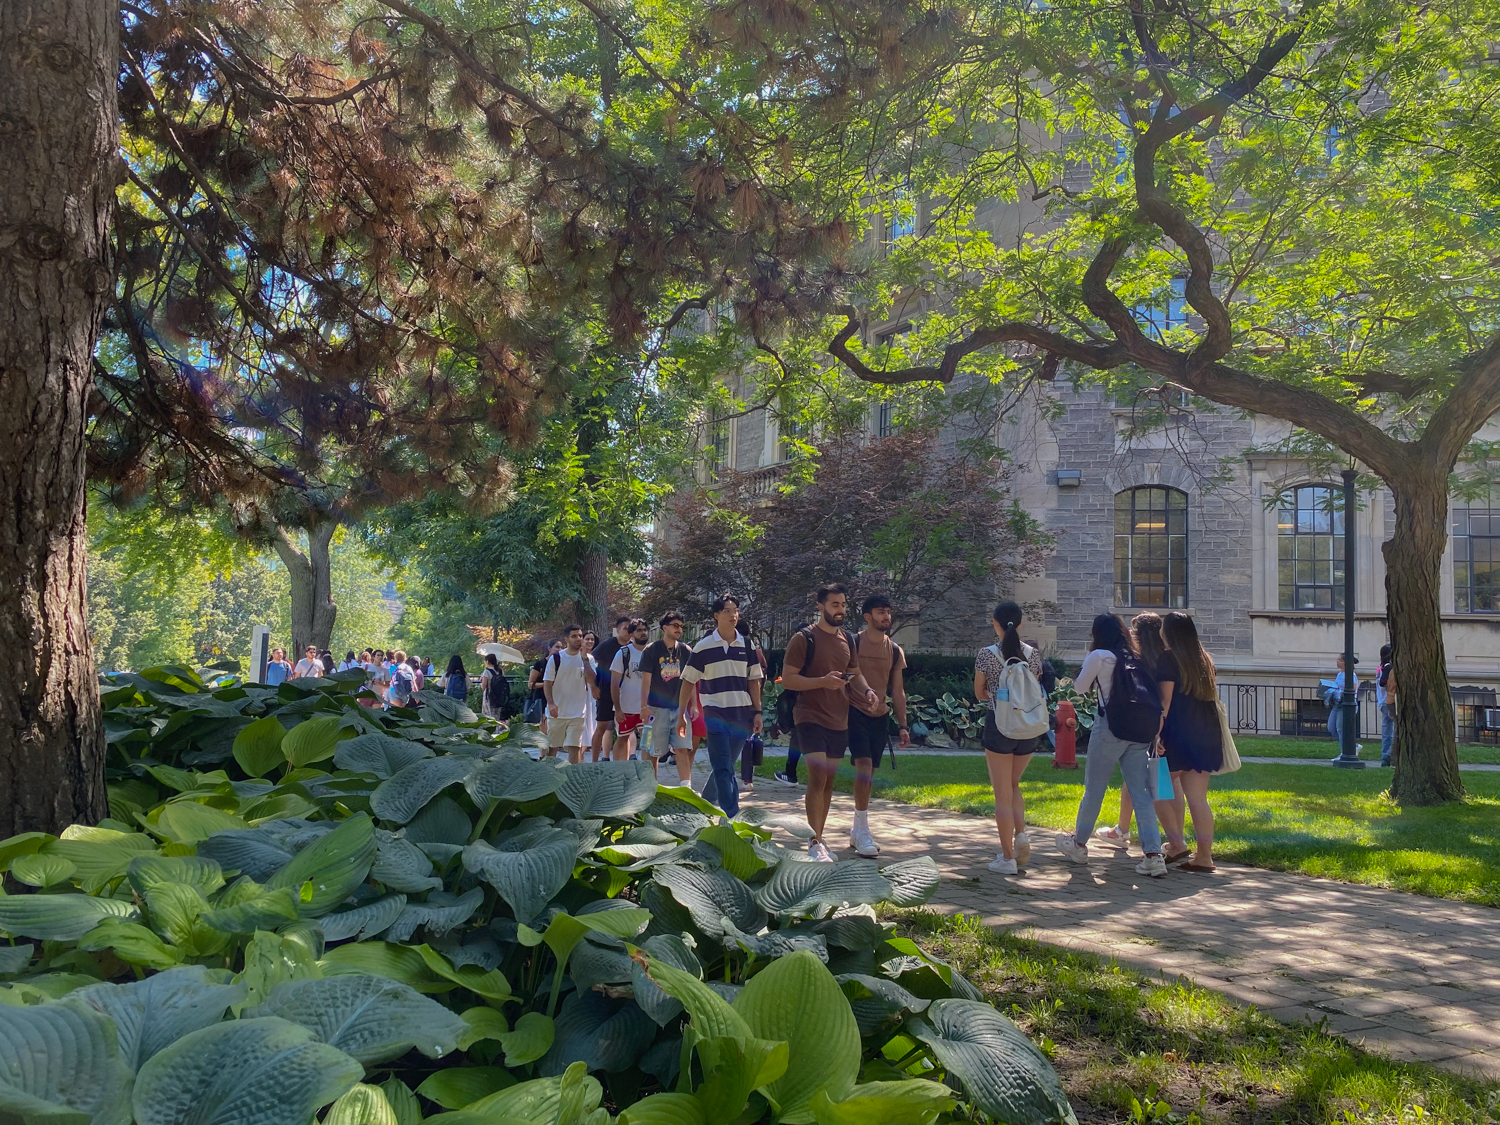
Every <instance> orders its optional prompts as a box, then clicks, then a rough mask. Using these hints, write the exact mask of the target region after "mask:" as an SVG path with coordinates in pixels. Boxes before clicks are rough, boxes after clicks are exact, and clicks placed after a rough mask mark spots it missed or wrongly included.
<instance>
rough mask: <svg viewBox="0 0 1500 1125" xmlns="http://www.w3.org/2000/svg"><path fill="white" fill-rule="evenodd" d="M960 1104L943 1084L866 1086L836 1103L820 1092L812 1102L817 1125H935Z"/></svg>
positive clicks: (913, 1081) (902, 1083)
mask: <svg viewBox="0 0 1500 1125" xmlns="http://www.w3.org/2000/svg"><path fill="white" fill-rule="evenodd" d="M956 1104H957V1102H956V1101H955V1100H954V1098H953V1091H952V1090H950V1089H948V1087H946V1086H944V1085H943V1084H942V1083H941V1082H928V1081H926V1080H925V1079H914V1080H912V1081H910V1082H867V1083H865V1084H864V1085H862V1086H856V1087H854V1091H853V1092H852V1093H851V1094H850V1095H849V1096H848V1097H847V1098H845V1099H844V1100H843V1101H841V1102H835V1101H833V1100H832V1099H831V1098H830V1097H829V1096H828V1095H827V1094H826V1093H824V1092H822V1091H821V1090H820V1091H819V1092H818V1095H817V1096H816V1097H815V1098H813V1103H812V1109H813V1117H814V1119H815V1120H816V1121H817V1123H818V1125H933V1122H935V1121H936V1120H937V1119H938V1117H939V1115H941V1114H944V1113H947V1112H948V1111H949V1110H950V1109H952V1108H953V1107H954V1106H955V1105H956Z"/></svg>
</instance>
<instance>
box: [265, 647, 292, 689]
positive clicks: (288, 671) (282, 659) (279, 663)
mask: <svg viewBox="0 0 1500 1125" xmlns="http://www.w3.org/2000/svg"><path fill="white" fill-rule="evenodd" d="M291 675H292V665H291V662H290V661H288V660H287V658H286V649H284V648H278V649H274V650H273V651H272V652H271V661H270V663H269V664H267V665H266V686H267V687H275V686H276V685H277V684H284V683H286V681H287V680H288V679H290V678H291Z"/></svg>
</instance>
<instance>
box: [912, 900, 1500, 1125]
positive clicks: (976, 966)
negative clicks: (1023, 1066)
mask: <svg viewBox="0 0 1500 1125" xmlns="http://www.w3.org/2000/svg"><path fill="white" fill-rule="evenodd" d="M891 918H892V919H893V920H894V921H896V922H897V923H898V925H899V926H900V927H901V929H902V930H903V931H904V932H905V934H906V935H907V936H909V937H911V938H912V939H913V940H915V941H917V942H918V943H920V944H921V945H922V946H923V948H925V949H926V950H927V951H928V952H929V953H931V954H932V955H933V956H934V957H937V958H939V959H941V960H944V961H947V962H948V963H949V964H951V965H952V966H953V967H954V968H956V969H958V970H959V971H961V972H962V973H964V975H965V976H967V977H968V978H969V979H970V980H971V981H973V983H974V984H975V985H976V986H977V987H978V988H979V989H980V990H981V991H982V992H984V994H985V996H986V997H987V998H988V999H990V1000H991V1001H993V1002H994V1003H995V1004H996V1005H997V1006H998V1007H999V1008H1000V1010H1001V1011H1003V1012H1005V1013H1006V1014H1007V1015H1008V1016H1010V1017H1011V1019H1013V1020H1015V1021H1016V1022H1017V1023H1018V1024H1020V1025H1021V1027H1022V1028H1023V1029H1024V1030H1025V1031H1026V1032H1027V1033H1028V1034H1029V1035H1030V1036H1031V1037H1032V1039H1033V1040H1034V1041H1036V1042H1038V1043H1039V1044H1040V1045H1041V1047H1042V1050H1043V1051H1044V1052H1045V1053H1046V1054H1047V1055H1048V1056H1049V1057H1050V1058H1051V1059H1052V1063H1053V1065H1054V1066H1055V1067H1056V1068H1057V1071H1058V1073H1059V1075H1060V1076H1061V1077H1062V1080H1063V1087H1064V1089H1065V1090H1066V1091H1067V1094H1068V1099H1069V1101H1071V1102H1072V1104H1073V1110H1074V1112H1075V1113H1076V1114H1077V1115H1078V1120H1079V1122H1080V1125H1105V1123H1111V1125H1113V1123H1114V1122H1130V1123H1138V1125H1150V1123H1152V1122H1161V1123H1163V1125H1221V1123H1222V1125H1262V1123H1266V1125H1269V1123H1271V1122H1277V1123H1284V1125H1364V1123H1367V1122H1368V1123H1375V1122H1392V1123H1396V1125H1418V1123H1420V1122H1429V1121H1430V1122H1433V1123H1435V1125H1436V1123H1446V1122H1453V1123H1455V1125H1457V1123H1470V1122H1474V1123H1478V1122H1487V1121H1491V1120H1494V1119H1495V1115H1496V1114H1497V1113H1500V1085H1496V1084H1494V1083H1485V1082H1479V1081H1475V1080H1472V1079H1467V1078H1463V1077H1460V1076H1458V1075H1455V1074H1449V1073H1447V1072H1445V1071H1441V1070H1437V1069H1435V1068H1433V1067H1429V1066H1424V1065H1421V1064H1415V1063H1394V1062H1390V1061H1388V1060H1386V1059H1383V1058H1380V1057H1377V1056H1374V1055H1370V1054H1366V1053H1365V1052H1364V1051H1362V1050H1360V1049H1359V1048H1358V1047H1355V1046H1353V1045H1352V1044H1350V1043H1349V1042H1347V1041H1345V1040H1343V1039H1340V1038H1338V1037H1336V1036H1333V1035H1328V1034H1325V1033H1323V1032H1322V1031H1320V1030H1319V1029H1317V1028H1315V1027H1312V1026H1310V1025H1306V1024H1304V1025H1302V1026H1300V1027H1292V1026H1289V1025H1287V1024H1283V1023H1278V1022H1277V1021H1275V1020H1272V1019H1270V1018H1269V1017H1267V1016H1265V1015H1262V1014H1260V1013H1258V1012H1256V1011H1254V1010H1253V1009H1245V1008H1240V1007H1238V1006H1237V1005H1235V1004H1234V1003H1232V1002H1231V1001H1229V1000H1226V999H1225V998H1224V997H1222V996H1220V995H1218V994H1216V993H1213V992H1210V991H1208V990H1207V989H1203V988H1199V987H1198V986H1196V985H1194V984H1191V983H1188V982H1186V981H1178V982H1177V983H1173V984H1163V983H1160V982H1154V981H1151V980H1148V979H1147V978H1145V977H1143V976H1140V975H1138V974H1135V973H1132V972H1129V971H1127V970H1124V969H1122V968H1121V967H1120V966H1119V965H1118V964H1115V963H1114V962H1110V961H1104V960H1101V959H1099V958H1096V957H1092V956H1090V955H1088V954H1076V953H1067V952H1065V951H1063V950H1060V949H1057V948H1055V947H1053V946H1046V945H1040V944H1038V943H1036V942H1029V941H1023V940H1021V939H1019V938H1014V937H1011V936H1010V935H1009V934H1004V933H995V932H993V931H991V930H989V929H987V928H986V927H984V926H983V925H981V924H980V923H979V921H978V919H974V918H942V917H939V916H937V915H935V914H931V913H927V912H917V911H907V912H903V913H899V914H893V915H891Z"/></svg>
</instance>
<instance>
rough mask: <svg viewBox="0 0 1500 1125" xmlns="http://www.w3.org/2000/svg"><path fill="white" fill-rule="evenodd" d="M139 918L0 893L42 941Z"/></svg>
mask: <svg viewBox="0 0 1500 1125" xmlns="http://www.w3.org/2000/svg"><path fill="white" fill-rule="evenodd" d="M569 839H571V837H569ZM138 917H139V915H138V914H137V913H136V909H135V907H134V906H132V905H131V904H130V903H128V902H121V901H120V900H118V899H113V898H94V897H93V896H92V895H70V894H61V895H4V896H0V930H4V931H6V932H7V933H10V934H15V935H16V936H18V937H31V938H41V939H42V940H43V941H77V940H78V939H79V938H81V937H82V936H83V935H84V934H86V933H88V932H89V931H90V930H92V929H93V928H94V927H95V926H96V925H98V924H99V923H100V922H102V921H103V920H104V919H106V918H121V919H126V920H133V919H135V918H138Z"/></svg>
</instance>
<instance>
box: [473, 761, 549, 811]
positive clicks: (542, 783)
mask: <svg viewBox="0 0 1500 1125" xmlns="http://www.w3.org/2000/svg"><path fill="white" fill-rule="evenodd" d="M566 776H567V767H562V766H559V765H557V763H556V762H555V761H553V760H551V759H543V760H541V761H537V760H535V759H532V758H530V757H528V756H527V755H525V754H516V753H513V752H511V751H505V752H502V753H500V754H496V755H495V756H494V757H493V758H491V759H490V760H489V761H488V762H486V763H485V764H484V765H482V766H480V767H479V768H478V769H476V770H475V771H474V772H473V773H471V774H470V775H469V776H468V778H467V779H466V780H465V781H464V788H465V789H467V790H468V791H469V796H470V797H471V798H472V799H473V801H474V804H475V805H477V806H478V807H479V808H481V809H482V808H484V807H485V806H486V805H488V804H489V802H491V801H514V802H516V803H521V802H525V801H534V800H536V799H537V798H538V797H545V796H546V795H547V794H548V793H556V792H557V787H558V786H559V785H561V784H562V783H563V779H564V778H565V777H566Z"/></svg>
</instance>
